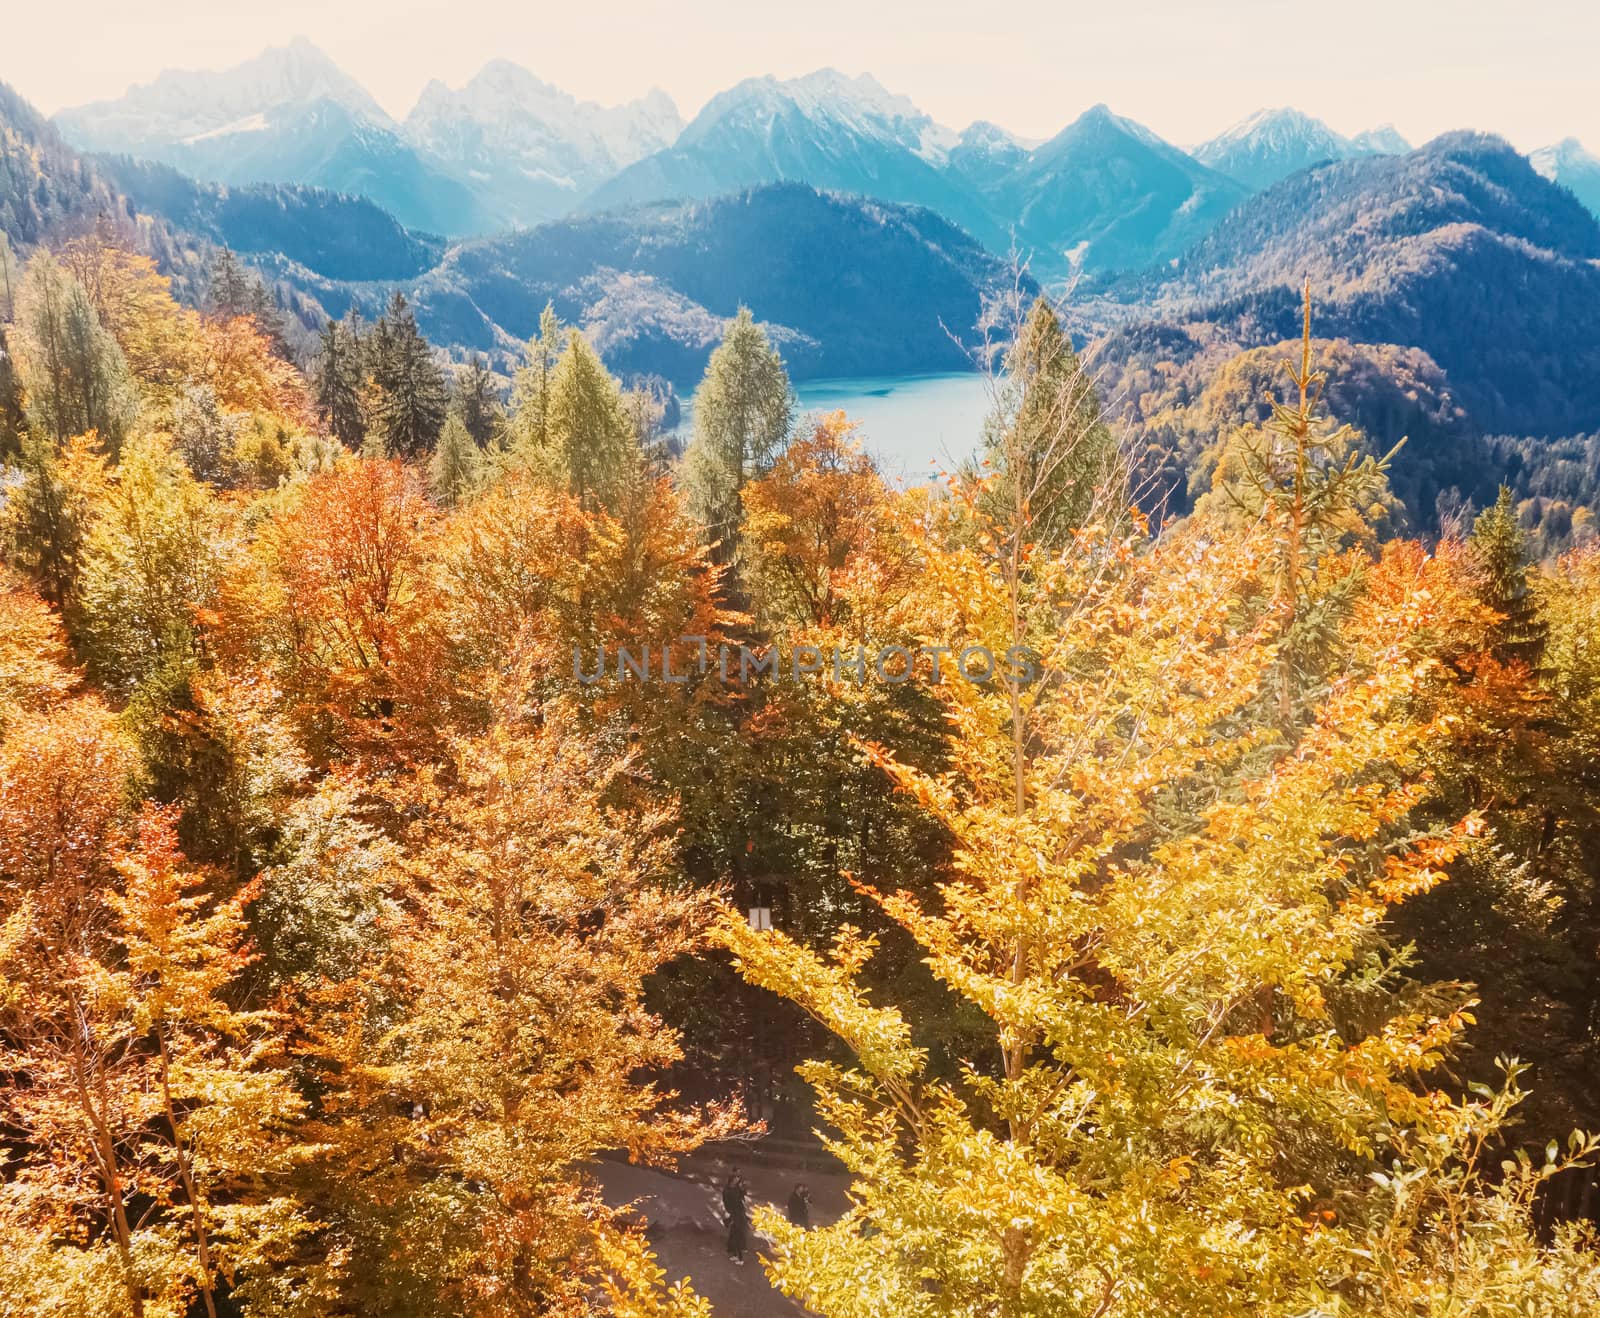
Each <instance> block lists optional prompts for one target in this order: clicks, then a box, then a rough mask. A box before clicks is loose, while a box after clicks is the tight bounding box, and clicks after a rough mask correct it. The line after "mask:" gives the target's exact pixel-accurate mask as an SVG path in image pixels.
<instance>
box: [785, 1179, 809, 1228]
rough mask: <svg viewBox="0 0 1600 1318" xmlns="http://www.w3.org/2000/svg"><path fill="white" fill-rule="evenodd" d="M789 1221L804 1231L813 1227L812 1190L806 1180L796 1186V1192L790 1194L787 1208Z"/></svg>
mask: <svg viewBox="0 0 1600 1318" xmlns="http://www.w3.org/2000/svg"><path fill="white" fill-rule="evenodd" d="M787 1213H788V1217H789V1223H790V1225H791V1226H797V1227H799V1228H801V1230H803V1231H809V1230H810V1229H811V1191H810V1190H808V1189H807V1188H806V1184H805V1182H804V1181H801V1182H800V1183H799V1184H798V1185H796V1186H795V1187H794V1193H793V1194H791V1195H790V1196H789V1204H788V1208H787Z"/></svg>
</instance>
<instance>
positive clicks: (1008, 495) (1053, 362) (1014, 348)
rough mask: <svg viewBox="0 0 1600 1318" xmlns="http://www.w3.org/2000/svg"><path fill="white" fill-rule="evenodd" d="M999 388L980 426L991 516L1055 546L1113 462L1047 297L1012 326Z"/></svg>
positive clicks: (1093, 396) (1079, 367) (1101, 491)
mask: <svg viewBox="0 0 1600 1318" xmlns="http://www.w3.org/2000/svg"><path fill="white" fill-rule="evenodd" d="M998 394H999V397H998V399H997V402H996V406H995V409H994V411H993V412H992V413H991V415H990V417H989V419H988V422H987V424H986V425H985V433H984V448H985V452H986V456H987V458H988V461H989V465H990V468H991V470H992V471H993V473H994V475H995V477H996V479H995V480H994V481H993V482H992V483H991V485H990V490H989V503H990V505H991V507H990V509H989V512H990V515H991V516H992V517H993V518H994V519H995V521H996V523H997V524H998V525H1001V526H1004V527H1009V528H1015V530H1016V531H1017V532H1018V533H1019V534H1021V535H1023V536H1024V537H1025V538H1026V539H1028V540H1030V541H1031V542H1033V543H1034V544H1037V545H1039V546H1041V547H1042V548H1045V549H1058V548H1060V547H1061V546H1062V545H1064V544H1065V543H1066V542H1067V539H1068V538H1069V536H1070V535H1071V533H1072V531H1073V530H1074V529H1075V528H1077V527H1079V526H1081V525H1083V523H1084V521H1085V520H1086V519H1087V518H1088V517H1089V516H1090V515H1091V512H1092V510H1093V509H1094V508H1095V505H1096V502H1097V500H1099V499H1100V498H1101V497H1103V496H1104V495H1105V494H1106V493H1107V492H1108V487H1109V486H1110V485H1111V484H1112V483H1113V482H1114V481H1115V479H1116V477H1117V474H1118V462H1117V445H1116V441H1115V439H1114V438H1113V437H1112V434H1111V428H1110V427H1109V426H1108V425H1107V424H1106V423H1105V421H1104V419H1103V418H1102V417H1101V412H1100V398H1099V395H1098V394H1097V393H1096V392H1095V387H1094V380H1093V379H1092V378H1091V376H1090V375H1089V373H1088V371H1086V370H1085V369H1084V366H1083V363H1082V362H1081V361H1080V360H1079V359H1078V354H1077V352H1076V351H1075V350H1074V349H1073V346H1072V339H1071V337H1070V336H1069V335H1068V334H1067V333H1066V331H1065V330H1063V329H1062V327H1061V321H1060V318H1059V317H1058V316H1057V315H1056V312H1055V309H1054V308H1053V307H1052V306H1051V305H1050V302H1049V301H1048V299H1046V298H1043V297H1041V298H1039V299H1038V300H1037V301H1035V302H1034V304H1033V307H1032V309H1031V310H1030V311H1029V313H1028V316H1027V318H1026V319H1025V320H1024V321H1023V323H1022V325H1021V326H1020V327H1019V329H1018V331H1017V334H1016V337H1015V338H1014V340H1013V341H1012V344H1011V347H1010V349H1009V351H1008V352H1007V353H1006V358H1005V369H1004V372H1003V374H1002V376H1001V379H1000V383H999V389H998Z"/></svg>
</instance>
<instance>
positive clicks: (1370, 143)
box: [1350, 124, 1411, 156]
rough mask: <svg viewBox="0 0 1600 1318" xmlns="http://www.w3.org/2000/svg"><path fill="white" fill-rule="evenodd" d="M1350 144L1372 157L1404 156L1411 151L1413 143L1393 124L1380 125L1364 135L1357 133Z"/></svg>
mask: <svg viewBox="0 0 1600 1318" xmlns="http://www.w3.org/2000/svg"><path fill="white" fill-rule="evenodd" d="M1350 142H1351V145H1353V146H1355V147H1356V148H1357V149H1358V150H1360V151H1361V152H1362V153H1363V154H1365V155H1370V156H1403V155H1405V154H1406V153H1407V152H1409V151H1410V150H1411V143H1410V142H1408V141H1406V139H1405V138H1404V137H1403V136H1402V135H1401V133H1400V130H1399V129H1398V128H1396V127H1395V126H1394V125H1393V124H1379V125H1378V126H1377V127H1376V128H1369V129H1367V131H1366V132H1364V133H1357V134H1356V135H1355V136H1354V137H1352V138H1351V139H1350Z"/></svg>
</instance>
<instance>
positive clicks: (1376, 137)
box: [1193, 106, 1410, 191]
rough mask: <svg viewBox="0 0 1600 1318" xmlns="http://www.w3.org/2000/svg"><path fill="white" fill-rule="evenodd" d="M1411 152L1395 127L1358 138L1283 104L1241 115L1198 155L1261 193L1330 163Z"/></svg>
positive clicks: (1199, 151)
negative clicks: (1293, 175)
mask: <svg viewBox="0 0 1600 1318" xmlns="http://www.w3.org/2000/svg"><path fill="white" fill-rule="evenodd" d="M1408 150H1410V147H1409V146H1408V145H1407V143H1406V141H1405V139H1404V138H1402V137H1401V136H1400V134H1399V133H1397V132H1396V131H1395V130H1394V128H1393V127H1392V126H1389V125H1385V126H1384V127H1383V128H1376V129H1372V130H1371V131H1369V132H1366V133H1363V134H1362V135H1361V136H1360V137H1359V138H1356V139H1353V140H1352V139H1351V138H1348V137H1344V136H1343V135H1341V134H1339V133H1336V132H1334V130H1333V129H1331V128H1329V127H1328V125H1327V124H1325V123H1323V122H1322V120H1320V119H1317V118H1314V117H1313V116H1311V115H1309V114H1306V113H1305V112H1304V111H1302V110H1296V109H1294V108H1293V107H1291V106H1279V107H1277V108H1274V109H1267V110H1257V111H1256V112H1255V113H1254V114H1252V115H1249V116H1247V117H1246V118H1244V119H1241V120H1240V121H1239V122H1238V123H1236V124H1234V125H1233V126H1232V127H1231V128H1228V129H1226V130H1224V131H1223V132H1221V133H1219V134H1218V135H1217V136H1216V137H1214V138H1212V139H1211V140H1210V141H1209V142H1205V143H1202V144H1201V145H1200V146H1198V147H1196V148H1195V149H1194V152H1193V155H1194V158H1195V159H1196V160H1198V161H1200V162H1201V163H1202V164H1204V165H1209V166H1210V167H1211V168H1212V169H1215V170H1217V171H1218V172H1219V173H1222V174H1226V175H1228V177H1230V178H1232V179H1234V180H1235V181H1236V182H1239V183H1242V184H1244V186H1245V187H1247V188H1250V189H1251V190H1252V191H1260V190H1261V189H1263V188H1269V187H1271V186H1272V185H1273V184H1274V183H1276V182H1277V181H1278V180H1279V179H1282V178H1287V177H1288V176H1289V175H1290V174H1293V173H1296V172H1297V171H1299V170H1302V169H1306V168H1308V167H1310V166H1312V165H1316V164H1321V163H1322V162H1324V161H1329V160H1349V159H1351V158H1353V157H1355V156H1367V155H1391V154H1397V153H1399V152H1403V151H1408Z"/></svg>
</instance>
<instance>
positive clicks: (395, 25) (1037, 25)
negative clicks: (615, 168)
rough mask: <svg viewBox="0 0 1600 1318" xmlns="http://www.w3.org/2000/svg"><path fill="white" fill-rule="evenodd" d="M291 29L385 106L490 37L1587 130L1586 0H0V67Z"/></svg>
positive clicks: (1185, 116) (127, 74)
mask: <svg viewBox="0 0 1600 1318" xmlns="http://www.w3.org/2000/svg"><path fill="white" fill-rule="evenodd" d="M296 34H304V35H306V36H308V37H310V38H311V40H312V41H314V42H315V43H316V44H317V45H319V46H321V47H322V49H323V50H325V51H326V52H327V53H328V54H329V55H330V56H332V57H333V59H334V60H335V61H336V62H337V63H338V64H340V65H341V66H342V67H343V68H344V69H345V71H346V72H348V73H350V74H351V75H353V76H354V77H355V78H356V79H357V80H358V81H359V82H361V83H362V84H363V85H364V86H365V87H366V88H367V89H368V91H370V92H371V93H372V95H373V96H374V97H376V98H377V100H378V101H379V102H380V103H381V104H382V105H383V106H384V108H385V109H387V110H388V111H389V112H390V113H391V114H393V115H394V116H395V117H396V118H401V117H403V116H404V115H405V113H406V111H407V110H409V109H410V107H411V105H412V103H413V101H414V100H415V99H416V96H417V93H418V92H419V91H421V89H422V86H423V84H424V83H426V82H427V81H428V79H430V78H434V77H438V78H442V79H444V81H446V82H447V83H449V84H450V85H452V86H459V85H460V84H461V83H462V82H464V81H465V80H466V79H467V78H469V77H470V76H471V75H472V74H473V73H474V72H475V71H476V70H477V69H478V68H479V67H480V66H481V65H482V64H483V63H484V62H485V61H486V60H489V59H492V58H505V59H510V60H513V61H515V62H517V63H519V64H523V65H525V66H526V67H527V68H529V69H530V70H532V71H533V72H534V73H535V74H537V75H538V76H539V77H540V78H542V79H544V80H545V81H546V82H551V83H554V84H555V85H557V86H559V87H563V88H565V89H566V90H567V91H570V92H572V93H573V94H574V95H577V96H579V97H581V98H583V99H585V100H595V101H600V102H602V103H605V104H611V103H615V102H617V101H622V100H627V99H630V98H632V97H634V96H637V95H640V94H641V93H643V92H644V91H646V90H647V89H648V88H650V87H651V86H660V87H662V88H663V89H665V90H666V91H667V92H668V93H669V94H670V95H671V96H672V97H673V98H674V100H676V101H677V102H678V107H679V109H680V110H681V111H682V112H683V114H684V116H685V117H686V118H688V117H691V116H692V115H693V113H694V112H695V111H696V110H697V109H699V108H700V106H701V105H702V104H704V102H705V101H706V99H707V98H708V97H710V96H711V95H712V94H714V93H715V92H717V91H719V90H721V89H722V88H724V87H727V86H730V85H731V84H732V83H734V82H737V81H738V80H739V79H740V78H744V77H748V76H751V75H755V74H762V73H772V74H776V75H778V76H780V77H787V76H792V75H796V74H800V73H806V72H809V71H811V70H812V69H815V68H819V67H822V66H824V65H831V66H833V67H835V68H839V69H842V70H843V71H845V72H846V73H852V74H854V73H863V72H870V73H872V74H874V75H875V76H876V77H877V78H878V79H879V81H881V82H882V83H883V84H884V85H885V86H887V87H888V88H889V89H890V90H891V91H896V92H901V93H904V94H905V95H908V96H910V97H911V99H912V100H914V101H916V102H917V104H918V105H920V106H921V107H922V108H923V109H924V110H926V111H927V112H928V113H930V114H931V115H933V117H934V118H935V119H937V120H939V121H940V122H942V123H945V124H947V125H949V126H951V127H954V128H962V127H964V126H965V125H966V124H968V123H970V122H971V121H972V120H974V119H991V120H993V121H995V122H996V123H999V124H1001V125H1002V126H1004V127H1006V128H1009V129H1011V130H1012V131H1013V132H1017V133H1020V134H1023V135H1025V136H1031V137H1047V136H1049V135H1051V134H1053V133H1055V132H1056V131H1058V130H1059V129H1060V128H1061V127H1062V126H1063V125H1064V124H1066V123H1068V122H1070V121H1071V120H1072V119H1073V118H1075V117H1076V116H1077V115H1078V114H1079V113H1081V112H1082V111H1083V110H1084V109H1086V108H1088V107H1089V106H1091V105H1093V104H1095V103H1096V102H1098V101H1104V102H1106V103H1107V104H1109V105H1110V106H1111V107H1112V109H1114V110H1115V111H1117V112H1118V113H1119V114H1124V115H1127V116H1129V117H1131V118H1134V119H1137V120H1140V121H1141V122H1143V123H1145V124H1147V125H1149V126H1150V127H1151V128H1153V129H1154V130H1155V131H1156V132H1158V133H1160V134H1161V135H1162V136H1163V137H1166V138H1168V139H1169V140H1171V141H1173V142H1177V143H1179V144H1183V145H1189V144H1193V143H1196V142H1199V141H1202V140H1204V139H1205V138H1207V137H1210V136H1212V135H1214V134H1215V133H1217V132H1218V131H1220V130H1221V129H1223V128H1225V127H1227V126H1228V125H1229V124H1231V123H1233V122H1234V121H1236V120H1238V119H1240V118H1242V117H1244V116H1245V115H1247V114H1249V113H1250V112H1252V111H1253V110H1256V109H1259V108H1261V107H1263V106H1273V105H1295V106H1297V107H1299V108H1300V109H1302V110H1305V111H1307V112H1308V113H1311V114H1314V115H1317V116H1319V117H1320V118H1322V119H1325V120H1326V121H1327V122H1328V123H1329V124H1330V125H1332V127H1334V128H1335V129H1337V130H1339V131H1340V132H1344V133H1355V132H1358V131H1359V130H1361V129H1363V128H1368V127H1372V126H1374V125H1376V124H1379V123H1383V122H1390V121H1392V122H1393V123H1394V124H1396V125H1397V126H1398V127H1399V129H1400V131H1401V132H1402V133H1404V134H1405V135H1406V136H1407V137H1409V138H1410V139H1411V140H1412V141H1413V142H1421V141H1425V140H1426V139H1428V138H1429V137H1432V136H1433V135H1435V134H1436V133H1439V132H1442V131H1444V130H1446V129H1450V128H1475V129H1483V130H1488V131H1492V132H1498V133H1501V134H1503V135H1505V136H1506V137H1508V138H1509V139H1510V140H1511V141H1512V143H1513V144H1515V145H1516V146H1517V147H1519V148H1521V149H1522V150H1531V149H1532V148H1534V147H1539V146H1544V145H1547V144H1549V143H1551V142H1553V141H1556V140H1558V139H1560V138H1563V137H1568V136H1574V137H1577V138H1579V139H1580V140H1583V141H1584V142H1585V143H1586V144H1587V145H1588V146H1589V147H1590V149H1591V150H1595V151H1597V152H1600V4H1595V3H1594V2H1593V0H1519V2H1518V3H1514V4H1509V3H1506V2H1505V0H1454V2H1453V3H1437V2H1435V0H1427V2H1426V3H1421V2H1418V0H1329V2H1328V3H1325V4H1322V5H1307V4H1304V3H1300V4H1295V3H1288V2H1287V0H1188V2H1187V3H1185V2H1184V0H1089V2H1088V3H1084V2H1083V0H1079V2H1078V3H1071V2H1070V0H1012V2H1011V3H1010V4H1001V5H996V4H984V3H978V2H975V0H964V2H962V3H955V2H954V0H807V2H806V3H795V2H793V0H790V2H788V3H783V4H770V3H760V0H560V3H554V2H553V0H531V2H529V0H525V2H524V3H506V2H504V0H453V2H452V3H449V4H440V3H438V0H434V2H433V3H428V4H423V3H417V2H416V0H250V2H249V3H241V2H240V0H145V3H142V4H132V3H129V2H128V0H57V2H56V3H41V0H0V79H3V80H4V81H7V82H10V83H11V84H12V85H13V86H14V87H16V88H17V90H18V91H20V92H21V93H22V94H23V95H24V96H26V97H27V98H28V99H29V100H31V101H32V102H33V103H34V104H35V105H37V106H38V107H39V108H40V109H42V110H44V111H46V112H47V113H48V112H54V111H56V110H58V109H61V108H62V107H63V106H68V105H75V104H79V103H81V102H83V101H89V100H102V99H107V98H111V97H115V96H118V95H120V94H121V93H122V92H123V91H124V90H125V89H126V88H127V87H128V86H129V84H131V83H135V82H147V81H149V80H150V79H151V78H153V77H154V76H155V75H156V74H157V73H159V72H160V71H161V70H162V69H165V68H224V67H227V66H228V65H231V64H236V63H238V62H240V61H241V60H244V59H247V58H249V57H250V56H251V55H254V54H256V53H257V52H259V51H260V50H261V49H262V48H263V47H265V46H267V45H278V44H282V43H283V42H285V41H287V40H288V39H289V38H290V37H291V36H294V35H296Z"/></svg>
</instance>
